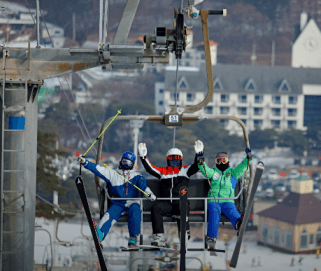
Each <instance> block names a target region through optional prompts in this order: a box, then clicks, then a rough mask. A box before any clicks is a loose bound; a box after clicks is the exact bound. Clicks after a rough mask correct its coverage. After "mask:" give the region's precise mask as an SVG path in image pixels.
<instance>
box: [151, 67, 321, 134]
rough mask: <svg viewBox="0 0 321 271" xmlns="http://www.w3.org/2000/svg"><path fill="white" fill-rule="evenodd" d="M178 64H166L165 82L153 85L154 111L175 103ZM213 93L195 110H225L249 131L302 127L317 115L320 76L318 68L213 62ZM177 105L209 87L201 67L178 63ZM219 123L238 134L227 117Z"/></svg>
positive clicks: (320, 99) (210, 112)
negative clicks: (208, 99)
mask: <svg viewBox="0 0 321 271" xmlns="http://www.w3.org/2000/svg"><path fill="white" fill-rule="evenodd" d="M175 69H176V67H173V66H172V67H167V68H166V70H165V74H164V80H163V82H157V83H156V84H155V108H156V114H159V115H161V114H163V112H164V107H165V106H173V105H174V93H175V80H176V77H175V76H176V74H175ZM213 74H214V89H215V90H214V97H213V100H212V102H211V103H209V104H208V106H206V107H205V108H204V109H203V110H201V111H198V112H197V114H199V115H203V114H208V115H216V116H219V115H229V116H236V117H238V118H240V119H241V120H242V121H243V122H244V123H245V125H246V127H247V130H248V131H252V130H255V129H271V128H274V129H276V130H278V131H284V130H286V129H300V130H305V129H306V126H307V125H309V124H312V123H313V122H314V120H315V119H316V117H317V116H321V111H320V104H321V76H320V70H319V69H302V68H301V69H296V68H287V67H270V66H252V65H251V66H245V65H222V64H218V65H215V66H213ZM178 92H179V94H178V96H179V97H178V105H181V106H185V105H194V104H197V103H199V102H200V101H202V100H203V99H204V96H205V95H206V92H207V79H206V71H205V66H204V65H202V66H201V67H200V68H197V67H180V68H179V79H178ZM221 124H222V125H223V126H224V127H225V128H226V129H228V130H230V131H231V133H238V134H241V130H240V128H239V126H238V125H237V124H236V123H235V122H233V121H228V120H221Z"/></svg>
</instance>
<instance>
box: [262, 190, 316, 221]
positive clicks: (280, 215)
mask: <svg viewBox="0 0 321 271" xmlns="http://www.w3.org/2000/svg"><path fill="white" fill-rule="evenodd" d="M320 210H321V202H320V201H318V199H317V198H316V197H315V196H313V194H312V193H309V194H298V193H293V192H292V193H290V194H289V195H288V196H287V197H286V198H285V199H284V200H283V201H282V202H281V203H279V204H277V205H275V206H273V207H271V208H269V209H266V210H264V211H261V212H259V213H257V215H259V216H262V217H268V218H272V219H275V220H280V221H284V222H287V223H290V224H294V225H300V224H310V223H319V222H321V212H320Z"/></svg>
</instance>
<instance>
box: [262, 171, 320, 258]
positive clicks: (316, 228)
mask: <svg viewBox="0 0 321 271" xmlns="http://www.w3.org/2000/svg"><path fill="white" fill-rule="evenodd" d="M312 189H313V181H312V180H310V179H309V178H308V177H307V176H303V175H302V176H300V177H298V178H296V179H294V180H292V185H291V193H290V194H289V195H288V196H287V197H286V198H285V199H284V200H283V202H282V203H279V204H277V205H276V206H273V207H271V208H269V209H266V210H264V211H262V212H259V213H258V216H259V228H258V231H259V238H258V240H259V241H258V243H259V244H264V245H268V246H270V247H273V248H275V249H278V250H282V251H286V252H290V253H311V252H314V251H315V250H317V249H320V246H321V212H320V208H321V202H320V201H319V200H317V198H316V197H314V196H313V194H312Z"/></svg>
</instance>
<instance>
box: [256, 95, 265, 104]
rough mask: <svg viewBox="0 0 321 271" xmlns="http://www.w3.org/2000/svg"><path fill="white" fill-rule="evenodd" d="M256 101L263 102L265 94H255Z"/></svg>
mask: <svg viewBox="0 0 321 271" xmlns="http://www.w3.org/2000/svg"><path fill="white" fill-rule="evenodd" d="M254 103H256V104H261V103H263V95H255V96H254Z"/></svg>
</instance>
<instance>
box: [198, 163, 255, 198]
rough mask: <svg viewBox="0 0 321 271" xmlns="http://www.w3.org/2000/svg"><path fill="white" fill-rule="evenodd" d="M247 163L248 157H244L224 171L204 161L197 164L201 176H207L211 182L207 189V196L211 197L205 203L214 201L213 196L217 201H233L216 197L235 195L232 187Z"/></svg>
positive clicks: (231, 196)
mask: <svg viewBox="0 0 321 271" xmlns="http://www.w3.org/2000/svg"><path fill="white" fill-rule="evenodd" d="M251 162H252V159H251V160H250V163H251ZM247 163H248V159H247V158H246V157H245V159H244V160H243V161H242V162H241V163H240V164H238V165H237V166H236V167H235V168H234V169H232V168H230V167H229V168H228V169H226V170H225V171H224V172H222V171H220V170H219V169H218V168H216V167H215V168H209V167H208V166H207V165H206V163H205V162H204V165H198V168H199V169H200V171H201V172H202V174H203V176H204V177H206V178H208V179H209V180H210V182H211V188H210V190H209V191H208V197H209V198H212V199H208V200H207V203H210V202H213V201H215V200H214V197H215V198H216V201H217V202H219V203H223V202H232V203H234V200H233V199H224V200H218V198H233V197H235V196H234V189H235V186H236V183H237V180H238V179H239V178H241V176H242V175H243V173H244V172H245V170H246V167H247ZM204 168H205V169H204ZM205 171H206V173H205ZM213 196H214V197H213Z"/></svg>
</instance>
